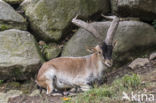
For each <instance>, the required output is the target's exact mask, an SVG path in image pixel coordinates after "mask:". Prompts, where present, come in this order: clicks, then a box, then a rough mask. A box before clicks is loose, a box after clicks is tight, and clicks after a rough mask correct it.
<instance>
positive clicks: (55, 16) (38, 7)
mask: <svg viewBox="0 0 156 103" xmlns="http://www.w3.org/2000/svg"><path fill="white" fill-rule="evenodd" d="M21 6H22V7H23V8H24V9H25V10H26V16H27V17H28V18H29V21H30V24H31V28H32V30H33V31H35V32H37V33H38V36H40V37H42V39H44V40H56V41H57V40H59V39H60V38H61V37H62V35H63V32H64V31H68V30H66V28H67V27H68V25H69V24H70V23H71V19H72V18H73V17H75V16H76V14H79V15H80V16H81V17H85V18H87V17H88V16H91V15H93V14H95V13H97V12H103V13H106V12H108V11H109V3H108V0H89V1H88V0H25V1H24V2H23V3H22V4H21Z"/></svg>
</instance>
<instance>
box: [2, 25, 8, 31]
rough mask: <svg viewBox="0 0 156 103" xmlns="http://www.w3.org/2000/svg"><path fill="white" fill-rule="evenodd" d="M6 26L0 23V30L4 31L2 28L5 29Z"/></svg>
mask: <svg viewBox="0 0 156 103" xmlns="http://www.w3.org/2000/svg"><path fill="white" fill-rule="evenodd" d="M7 29H8V27H7V26H6V25H1V26H0V31H4V30H7Z"/></svg>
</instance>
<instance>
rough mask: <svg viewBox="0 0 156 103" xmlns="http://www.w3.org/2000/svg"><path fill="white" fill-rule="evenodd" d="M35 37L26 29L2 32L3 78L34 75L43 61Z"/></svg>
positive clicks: (0, 58)
mask: <svg viewBox="0 0 156 103" xmlns="http://www.w3.org/2000/svg"><path fill="white" fill-rule="evenodd" d="M37 48H38V47H37V44H36V41H35V39H34V37H33V36H32V35H31V34H30V33H29V32H26V31H20V30H16V29H10V30H6V31H3V32H0V75H1V78H0V79H1V80H6V79H9V80H12V79H15V80H25V79H28V78H31V77H33V76H34V74H36V73H37V70H38V69H39V67H40V64H41V62H42V61H43V59H42V57H41V56H40V54H39V52H38V49H37Z"/></svg>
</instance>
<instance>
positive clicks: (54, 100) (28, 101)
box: [8, 94, 62, 103]
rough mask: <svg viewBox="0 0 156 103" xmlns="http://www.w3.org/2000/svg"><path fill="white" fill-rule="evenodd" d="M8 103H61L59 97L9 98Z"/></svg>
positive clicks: (24, 96)
mask: <svg viewBox="0 0 156 103" xmlns="http://www.w3.org/2000/svg"><path fill="white" fill-rule="evenodd" d="M8 103H62V100H61V97H52V96H47V95H44V94H42V95H39V96H32V97H31V96H27V95H21V96H18V97H15V98H10V99H9V101H8Z"/></svg>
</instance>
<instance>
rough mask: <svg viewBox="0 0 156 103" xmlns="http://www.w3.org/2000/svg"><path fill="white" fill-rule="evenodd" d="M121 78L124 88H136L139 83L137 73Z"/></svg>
mask: <svg viewBox="0 0 156 103" xmlns="http://www.w3.org/2000/svg"><path fill="white" fill-rule="evenodd" d="M122 80H123V84H124V86H125V87H126V88H132V89H138V88H139V86H140V84H141V80H140V77H139V76H138V75H137V74H133V75H132V76H129V75H125V76H124V77H123V78H122Z"/></svg>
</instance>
